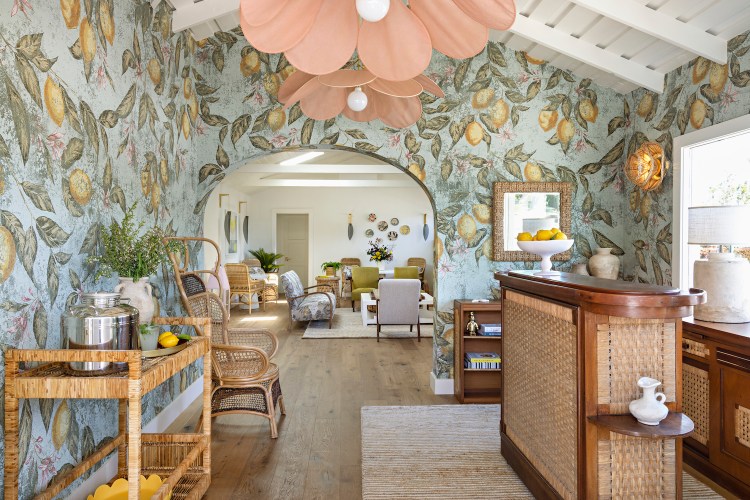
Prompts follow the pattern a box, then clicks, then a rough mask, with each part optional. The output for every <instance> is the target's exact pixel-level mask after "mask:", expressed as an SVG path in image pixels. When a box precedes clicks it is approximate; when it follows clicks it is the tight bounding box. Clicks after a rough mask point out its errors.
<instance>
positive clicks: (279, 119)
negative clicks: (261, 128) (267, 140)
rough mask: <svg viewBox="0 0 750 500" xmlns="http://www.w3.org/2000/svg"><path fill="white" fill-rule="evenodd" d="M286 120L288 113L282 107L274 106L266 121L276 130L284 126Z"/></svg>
mask: <svg viewBox="0 0 750 500" xmlns="http://www.w3.org/2000/svg"><path fill="white" fill-rule="evenodd" d="M285 121H286V113H285V112H284V110H283V109H281V108H274V109H272V110H271V111H270V112H269V113H268V116H267V117H266V122H267V123H268V126H269V127H271V130H273V131H274V132H276V131H277V130H279V129H280V128H281V127H283V126H284V122H285Z"/></svg>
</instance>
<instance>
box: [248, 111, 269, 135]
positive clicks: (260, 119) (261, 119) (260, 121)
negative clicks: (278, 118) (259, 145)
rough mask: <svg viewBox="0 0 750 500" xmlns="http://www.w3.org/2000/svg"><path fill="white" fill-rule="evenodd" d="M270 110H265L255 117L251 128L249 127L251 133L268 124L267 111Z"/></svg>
mask: <svg viewBox="0 0 750 500" xmlns="http://www.w3.org/2000/svg"><path fill="white" fill-rule="evenodd" d="M269 112H270V110H268V109H267V110H265V111H264V112H262V113H261V114H259V115H258V116H256V117H255V121H254V122H253V128H251V129H250V133H251V134H257V133H258V132H260V131H262V130H263V129H264V128H266V127H267V126H268V113H269Z"/></svg>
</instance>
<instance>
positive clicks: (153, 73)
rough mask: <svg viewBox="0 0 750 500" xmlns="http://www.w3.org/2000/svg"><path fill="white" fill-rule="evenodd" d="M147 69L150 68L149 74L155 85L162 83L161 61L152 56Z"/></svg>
mask: <svg viewBox="0 0 750 500" xmlns="http://www.w3.org/2000/svg"><path fill="white" fill-rule="evenodd" d="M146 69H147V70H148V76H149V77H150V78H151V81H152V82H154V85H159V84H160V83H161V64H159V61H157V60H156V59H155V58H153V57H152V58H151V59H149V60H148V64H147V65H146Z"/></svg>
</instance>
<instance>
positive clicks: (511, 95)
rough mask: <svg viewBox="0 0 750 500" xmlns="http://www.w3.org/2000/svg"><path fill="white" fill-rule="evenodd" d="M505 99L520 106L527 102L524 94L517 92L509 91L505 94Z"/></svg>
mask: <svg viewBox="0 0 750 500" xmlns="http://www.w3.org/2000/svg"><path fill="white" fill-rule="evenodd" d="M505 98H506V99H508V100H509V101H510V102H514V103H516V104H520V103H522V102H526V96H524V95H523V94H522V93H520V92H518V91H516V90H508V91H506V92H505Z"/></svg>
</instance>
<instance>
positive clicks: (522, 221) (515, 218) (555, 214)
mask: <svg viewBox="0 0 750 500" xmlns="http://www.w3.org/2000/svg"><path fill="white" fill-rule="evenodd" d="M503 213H504V214H505V217H504V220H503V224H504V225H505V228H504V231H503V233H504V235H505V240H504V242H503V243H504V247H505V250H517V251H520V250H521V249H520V248H519V247H518V245H517V243H516V241H517V240H516V237H517V236H518V233H522V232H527V233H531V234H535V233H536V232H537V231H538V230H539V229H551V228H553V227H557V228H559V227H560V193H518V192H516V193H505V195H504V197H503Z"/></svg>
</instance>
